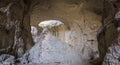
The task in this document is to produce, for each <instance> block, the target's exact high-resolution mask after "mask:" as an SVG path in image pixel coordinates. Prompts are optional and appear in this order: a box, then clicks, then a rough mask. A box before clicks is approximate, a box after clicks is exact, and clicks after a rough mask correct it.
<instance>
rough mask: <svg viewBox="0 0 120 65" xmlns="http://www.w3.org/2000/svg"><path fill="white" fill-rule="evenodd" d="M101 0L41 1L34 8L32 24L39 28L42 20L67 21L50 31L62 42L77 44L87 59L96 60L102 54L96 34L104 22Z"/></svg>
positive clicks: (78, 50)
mask: <svg viewBox="0 0 120 65" xmlns="http://www.w3.org/2000/svg"><path fill="white" fill-rule="evenodd" d="M101 3H102V2H101V1H100V0H90V1H89V0H87V1H85V0H74V1H73V0H51V1H49V0H46V1H42V3H41V1H40V4H38V5H36V6H35V7H34V8H33V10H32V13H31V17H30V20H31V25H33V26H36V27H37V28H39V27H38V24H39V22H40V21H41V22H42V21H46V20H60V21H62V22H63V23H64V25H62V26H59V27H52V28H51V29H49V31H50V32H51V33H52V34H53V35H54V36H55V37H57V38H58V39H59V40H60V41H61V42H63V43H65V44H69V45H71V46H72V47H73V48H75V49H76V50H77V52H78V53H79V54H80V55H81V54H82V57H84V59H86V61H88V60H93V59H96V58H98V57H99V55H98V53H99V52H98V44H97V37H96V35H97V30H98V29H99V27H100V26H101V15H99V14H100V12H101V10H102V9H101V7H102V5H101ZM93 4H94V5H93ZM95 5H96V6H95Z"/></svg>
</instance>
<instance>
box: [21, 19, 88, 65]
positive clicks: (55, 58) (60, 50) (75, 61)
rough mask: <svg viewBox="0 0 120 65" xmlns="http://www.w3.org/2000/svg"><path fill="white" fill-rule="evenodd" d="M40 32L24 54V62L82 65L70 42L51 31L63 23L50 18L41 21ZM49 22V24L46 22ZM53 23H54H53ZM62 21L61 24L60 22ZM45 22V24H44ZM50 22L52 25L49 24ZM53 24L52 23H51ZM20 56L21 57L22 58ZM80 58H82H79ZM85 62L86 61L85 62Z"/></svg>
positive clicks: (79, 56) (80, 57)
mask: <svg viewBox="0 0 120 65" xmlns="http://www.w3.org/2000/svg"><path fill="white" fill-rule="evenodd" d="M43 22H44V24H43ZM43 22H42V25H45V27H43V26H42V25H40V26H41V27H43V31H42V33H41V34H40V35H39V37H38V38H37V40H39V42H37V43H36V44H35V45H34V46H33V47H32V49H31V50H30V51H29V52H28V53H27V54H26V57H27V59H26V58H25V57H24V58H25V60H22V61H26V60H27V62H25V63H29V64H30V63H38V64H43V65H44V64H49V65H84V64H85V63H83V58H82V56H81V55H80V54H79V53H78V52H77V51H76V49H75V48H74V47H72V46H71V45H70V44H66V43H64V42H62V41H61V40H59V39H58V38H57V37H56V36H55V35H54V34H53V33H52V32H51V30H52V28H53V27H54V28H56V27H59V26H61V25H63V23H62V22H60V21H55V20H52V22H51V20H50V21H43ZM48 23H49V24H48ZM54 23H55V24H54ZM61 23H62V24H61ZM46 24H47V25H46ZM51 24H52V25H51ZM53 24H54V25H53ZM24 58H22V59H24ZM81 59H82V60H81ZM86 64H87V62H86Z"/></svg>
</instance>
